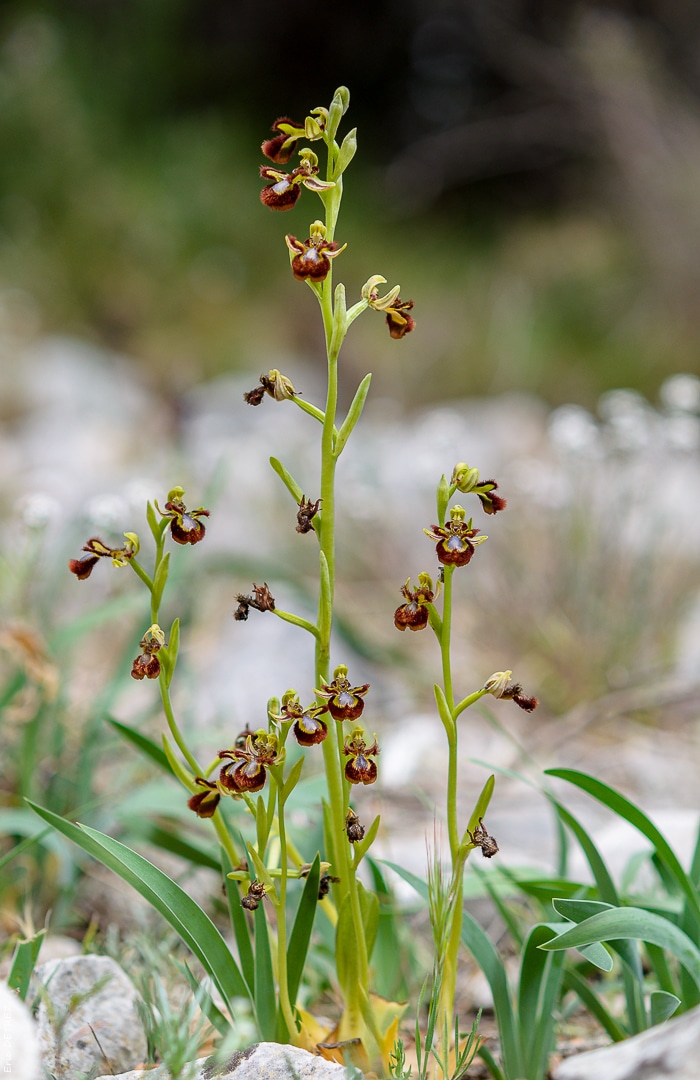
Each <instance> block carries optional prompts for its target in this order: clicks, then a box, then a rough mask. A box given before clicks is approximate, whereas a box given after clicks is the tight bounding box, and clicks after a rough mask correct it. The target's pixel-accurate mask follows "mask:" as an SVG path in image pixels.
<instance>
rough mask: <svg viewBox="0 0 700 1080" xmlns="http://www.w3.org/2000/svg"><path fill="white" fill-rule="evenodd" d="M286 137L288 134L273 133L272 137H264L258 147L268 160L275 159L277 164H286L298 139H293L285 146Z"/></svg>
mask: <svg viewBox="0 0 700 1080" xmlns="http://www.w3.org/2000/svg"><path fill="white" fill-rule="evenodd" d="M288 138H289V136H288V135H285V134H284V133H282V134H281V135H275V137H274V139H266V140H265V142H264V143H263V144H262V146H261V147H260V149H261V150H262V152H263V154H264V155H265V157H266V158H269V159H270V161H275V162H276V163H277V164H278V165H286V164H287V162H288V161H289V159H290V158H291V157H292V155H293V154H294V151H295V150H296V148H297V146H298V145H299V140H298V139H293V140H292V142H290V143H289V145H288V146H285V145H284V144H285V143H286V141H287V139H288Z"/></svg>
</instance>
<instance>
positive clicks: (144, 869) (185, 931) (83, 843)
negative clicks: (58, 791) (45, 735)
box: [27, 800, 250, 1016]
mask: <svg viewBox="0 0 700 1080" xmlns="http://www.w3.org/2000/svg"><path fill="white" fill-rule="evenodd" d="M27 801H28V804H29V806H31V808H32V810H34V811H35V813H37V814H38V815H39V817H41V818H43V819H44V821H47V822H48V823H49V824H50V825H53V827H54V828H55V829H57V830H58V832H60V833H63V835H64V836H67V837H68V839H69V840H72V841H73V842H74V843H76V844H77V845H78V847H81V848H82V849H83V851H86V852H87V853H88V854H89V855H92V856H94V858H96V859H97V860H98V862H101V863H102V864H103V865H104V866H106V867H107V868H108V869H110V870H114V871H115V873H116V874H118V875H119V877H120V878H122V880H123V881H126V882H127V883H128V884H129V885H131V886H133V888H134V889H136V891H137V892H138V893H140V895H141V896H143V897H144V899H146V900H147V901H148V902H149V903H150V904H151V906H152V907H154V908H155V909H156V911H158V912H160V914H161V915H162V916H163V918H164V919H165V920H166V921H167V922H168V923H169V924H170V926H172V927H173V929H174V930H175V931H176V932H177V933H178V934H179V936H180V937H181V938H182V940H183V942H184V943H185V945H186V946H187V947H188V948H189V949H190V950H191V951H192V952H193V953H194V955H195V956H196V957H197V959H198V960H199V961H200V963H201V964H202V966H203V968H204V970H205V971H206V972H207V974H208V975H209V976H210V978H211V979H212V981H213V983H214V985H215V986H216V988H217V990H218V991H219V993H220V994H221V996H222V998H223V1000H224V1003H225V1005H226V1007H227V1009H228V1010H229V1013H230V1014H231V1016H233V1015H234V1005H233V1003H234V999H235V998H237V997H244V998H249V997H250V995H249V992H248V987H247V985H246V982H245V980H244V978H243V976H242V975H241V973H240V971H239V969H238V966H237V964H236V961H235V960H234V958H233V956H232V955H231V952H230V950H229V948H228V945H227V944H226V942H225V941H224V939H223V938H222V936H221V934H220V933H219V931H218V930H217V929H216V927H215V926H214V924H213V923H212V921H211V919H210V918H209V917H208V915H206V914H205V912H203V911H202V909H201V908H200V907H199V906H198V905H197V904H196V903H195V902H194V900H192V898H191V897H190V896H188V895H187V893H186V892H184V891H183V890H182V889H181V888H180V886H179V885H177V884H176V883H175V882H174V881H172V880H171V879H170V878H169V877H168V876H167V875H166V874H164V873H163V872H162V871H161V870H158V868H157V867H155V866H153V864H152V863H150V862H148V860H147V859H144V858H143V857H142V856H141V855H138V854H137V853H136V852H135V851H131V850H130V849H129V848H128V847H126V846H125V845H124V844H121V843H119V841H118V840H113V839H112V837H111V836H106V835H105V834H104V833H100V832H98V831H97V830H96V829H90V828H88V826H87V825H74V824H73V823H72V822H70V821H65V820H64V819H63V818H62V817H59V816H58V814H53V813H52V812H51V811H50V810H45V809H44V808H43V807H42V806H37V805H36V804H35V803H32V802H29V800H27Z"/></svg>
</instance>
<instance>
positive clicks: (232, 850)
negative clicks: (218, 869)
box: [212, 808, 241, 866]
mask: <svg viewBox="0 0 700 1080" xmlns="http://www.w3.org/2000/svg"><path fill="white" fill-rule="evenodd" d="M212 821H213V823H214V828H215V829H216V835H217V836H218V837H219V843H220V844H221V846H222V848H223V849H224V851H225V852H226V854H227V855H228V857H229V859H230V860H231V866H239V865H240V861H241V860H240V857H239V855H238V852H237V851H236V846H235V844H234V842H233V840H232V838H231V834H230V833H229V831H228V828H227V827H226V822H225V821H224V819H223V817H222V815H221V810H219V809H218V808H217V810H216V812H215V813H214V816H213V818H212Z"/></svg>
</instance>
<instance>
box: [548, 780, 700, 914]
mask: <svg viewBox="0 0 700 1080" xmlns="http://www.w3.org/2000/svg"><path fill="white" fill-rule="evenodd" d="M546 775H548V776H557V777H559V779H561V780H566V781H567V782H568V783H570V784H574V785H575V786H576V787H578V788H581V790H582V791H586V792H588V794H589V795H592V796H593V798H594V799H597V800H598V801H599V802H601V803H603V805H604V806H607V807H608V808H609V809H610V810H612V811H613V812H614V813H616V814H617V815H618V816H619V817H622V818H624V819H625V821H629V823H630V825H633V826H634V827H635V829H638V830H639V832H641V833H642V834H643V835H644V836H646V837H647V839H648V840H650V841H651V843H652V844H653V845H654V848H655V850H656V851H657V852H658V855H659V858H660V859H661V860H662V862H664V863H665V865H666V867H667V869H668V870H669V871H670V872H671V874H672V875H673V878H674V879H675V881H676V883H677V885H678V887H679V888H680V890H681V891H682V892H683V893H684V894H685V896H686V898H687V901H688V910H689V913H690V914H691V915H692V917H693V919H694V921H695V924H696V927H697V930H698V931H699V932H700V896H698V892H697V890H696V888H695V886H694V884H693V882H692V881H691V879H690V878H689V877H688V875H687V874H686V872H685V870H684V869H683V867H682V866H681V864H680V862H679V861H678V858H677V856H676V855H675V853H674V851H673V849H672V848H671V846H670V845H669V843H668V841H667V840H666V837H665V836H664V835H663V833H662V832H660V830H659V829H657V827H656V825H654V823H653V822H652V821H650V820H649V818H648V817H647V816H646V814H644V813H642V811H641V810H640V809H639V807H638V806H635V805H634V803H633V802H630V800H629V799H626V798H625V797H624V795H620V793H619V792H617V791H615V790H614V789H613V788H611V787H608V785H607V784H604V783H602V781H600V780H596V779H595V778H594V777H592V776H588V775H587V774H586V773H582V772H578V771H576V770H574V769H548V770H547V773H546Z"/></svg>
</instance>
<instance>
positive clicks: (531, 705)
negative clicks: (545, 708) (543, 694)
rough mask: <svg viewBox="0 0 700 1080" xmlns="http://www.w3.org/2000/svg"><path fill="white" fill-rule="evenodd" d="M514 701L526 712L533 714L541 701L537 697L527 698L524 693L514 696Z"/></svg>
mask: <svg viewBox="0 0 700 1080" xmlns="http://www.w3.org/2000/svg"><path fill="white" fill-rule="evenodd" d="M513 701H514V702H515V704H516V705H519V706H520V708H521V709H524V710H525V712H533V711H534V710H535V709H536V708H537V706H538V705H539V700H538V699H537V698H536V697H527V695H525V694H522V693H515V694H513Z"/></svg>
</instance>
